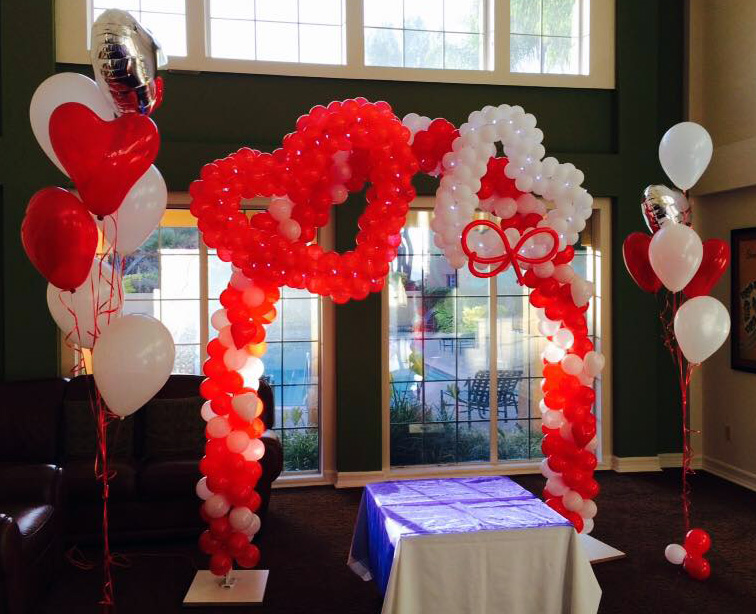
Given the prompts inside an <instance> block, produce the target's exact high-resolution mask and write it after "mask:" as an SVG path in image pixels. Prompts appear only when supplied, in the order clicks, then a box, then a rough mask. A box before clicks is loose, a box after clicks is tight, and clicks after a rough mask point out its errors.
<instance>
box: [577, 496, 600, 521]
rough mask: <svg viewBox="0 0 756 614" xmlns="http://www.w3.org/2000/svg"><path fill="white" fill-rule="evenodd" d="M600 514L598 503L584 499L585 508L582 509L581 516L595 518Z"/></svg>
mask: <svg viewBox="0 0 756 614" xmlns="http://www.w3.org/2000/svg"><path fill="white" fill-rule="evenodd" d="M597 513H598V507H597V506H596V502H595V501H593V500H592V499H583V507H582V508H581V509H580V515H581V516H582V517H583V518H586V519H588V518H593V517H594V516H596V514H597Z"/></svg>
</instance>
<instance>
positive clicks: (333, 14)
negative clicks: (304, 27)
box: [299, 0, 344, 26]
mask: <svg viewBox="0 0 756 614" xmlns="http://www.w3.org/2000/svg"><path fill="white" fill-rule="evenodd" d="M343 22H344V19H343V17H342V0H304V1H302V2H300V3H299V23H322V24H331V25H338V26H340V25H341V24H342V23H343Z"/></svg>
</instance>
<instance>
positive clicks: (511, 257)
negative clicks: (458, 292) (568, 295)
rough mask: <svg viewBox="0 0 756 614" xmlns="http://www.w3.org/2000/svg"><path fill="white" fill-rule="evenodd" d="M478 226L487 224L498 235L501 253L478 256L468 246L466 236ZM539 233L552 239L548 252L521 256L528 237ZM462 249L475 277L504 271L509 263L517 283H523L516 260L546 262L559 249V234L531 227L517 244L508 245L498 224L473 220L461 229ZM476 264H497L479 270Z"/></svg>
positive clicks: (489, 275)
mask: <svg viewBox="0 0 756 614" xmlns="http://www.w3.org/2000/svg"><path fill="white" fill-rule="evenodd" d="M478 226H487V227H488V228H490V229H491V230H493V231H494V232H495V233H496V234H498V235H499V238H501V242H502V243H503V244H504V253H503V254H501V255H498V256H492V257H490V258H484V257H482V256H479V255H478V253H477V252H476V251H474V250H472V249H470V247H469V246H468V245H467V237H468V235H469V234H470V232H471V231H472V230H473V228H476V227H478ZM539 234H547V235H550V236H551V238H552V239H553V240H554V244H553V245H552V247H551V249H550V250H549V252H548V253H547V254H546V255H545V256H542V257H540V258H530V257H528V256H523V255H522V254H521V253H520V250H521V249H522V247H523V246H524V245H525V243H527V242H528V241H529V240H530V239H532V238H533V237H535V236H536V235H539ZM462 251H463V252H465V256H467V268H468V269H470V273H472V274H473V275H475V277H483V278H486V277H493V276H494V275H498V274H499V273H501V272H502V271H504V270H505V269H506V268H507V267H508V266H509V265H510V264H511V265H512V268H513V269H514V272H515V275H517V283H518V284H520V285H523V276H522V270H521V269H520V266H519V264H518V261H519V262H527V263H529V264H543V263H544V262H548V261H549V260H551V259H552V258H553V257H554V256H556V254H557V252H558V251H559V235H558V234H557V233H556V231H555V230H554V229H553V228H533V229H532V230H530V231H528V232H526V233H525V234H523V235H522V237H520V240H519V241H518V242H517V244H516V245H515V246H514V247H512V245H510V243H509V239H508V238H507V235H506V233H505V232H504V230H502V228H501V227H500V226H499V225H498V224H495V223H494V222H491V221H490V220H475V221H473V222H470V223H469V224H468V225H467V226H465V229H464V230H463V231H462ZM476 264H485V265H490V264H496V265H497V266H496V267H494V268H493V269H491V270H490V271H480V270H478V269H476V268H475V265H476Z"/></svg>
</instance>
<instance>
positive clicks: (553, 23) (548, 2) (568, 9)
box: [543, 0, 580, 36]
mask: <svg viewBox="0 0 756 614" xmlns="http://www.w3.org/2000/svg"><path fill="white" fill-rule="evenodd" d="M579 3H580V0H543V35H544V36H579V35H580V6H579Z"/></svg>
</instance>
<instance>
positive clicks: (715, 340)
mask: <svg viewBox="0 0 756 614" xmlns="http://www.w3.org/2000/svg"><path fill="white" fill-rule="evenodd" d="M729 334H730V314H729V313H728V312H727V309H726V308H725V306H724V305H723V304H722V303H720V302H719V301H718V300H717V299H715V298H714V297H713V296H697V297H695V298H692V299H690V300H688V301H686V302H685V303H683V304H682V306H681V307H680V308H679V309H678V310H677V314H676V315H675V337H676V338H677V342H678V343H679V344H680V349H681V350H682V353H683V354H684V355H685V358H687V359H688V361H689V362H690V363H692V364H700V363H702V362H703V361H704V360H706V359H707V358H708V357H709V356H711V355H712V354H713V353H714V352H716V351H717V350H718V349H719V348H720V346H721V345H722V344H723V343H724V342H725V339H727V335H729Z"/></svg>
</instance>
